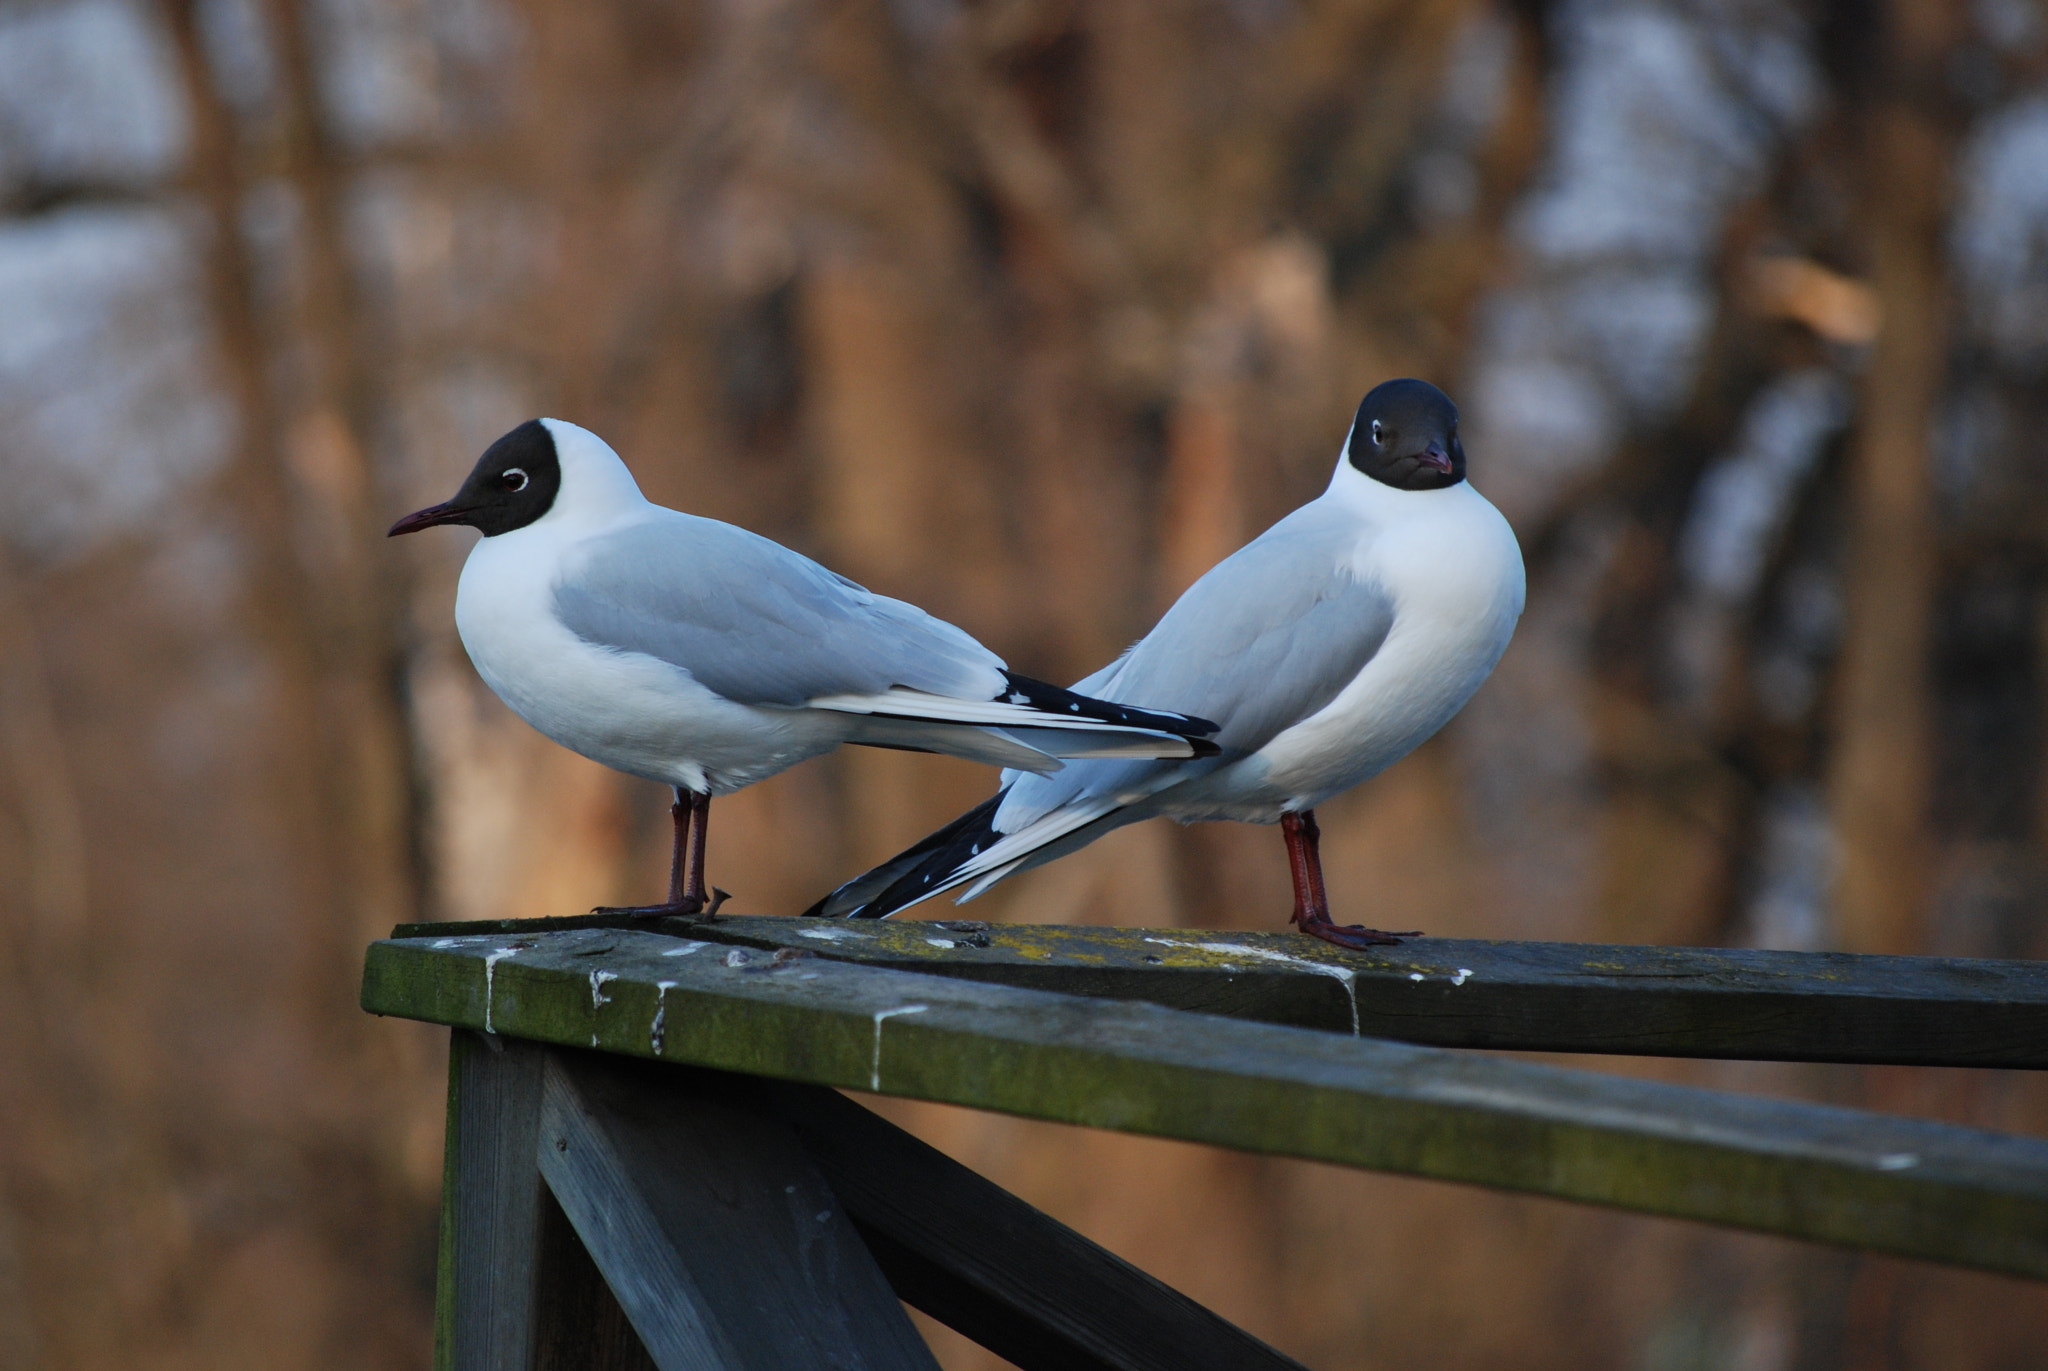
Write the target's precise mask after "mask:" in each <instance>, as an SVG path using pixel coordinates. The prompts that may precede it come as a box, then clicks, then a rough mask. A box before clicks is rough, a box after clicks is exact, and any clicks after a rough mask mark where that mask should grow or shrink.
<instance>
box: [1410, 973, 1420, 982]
mask: <svg viewBox="0 0 2048 1371" xmlns="http://www.w3.org/2000/svg"><path fill="white" fill-rule="evenodd" d="M1408 979H1409V980H1411V981H1419V980H1421V979H1422V973H1421V972H1420V971H1411V972H1409V973H1408Z"/></svg>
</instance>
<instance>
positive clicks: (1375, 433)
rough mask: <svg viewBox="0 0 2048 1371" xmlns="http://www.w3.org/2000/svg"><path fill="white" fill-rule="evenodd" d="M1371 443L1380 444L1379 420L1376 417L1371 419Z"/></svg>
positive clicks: (1376, 445) (1375, 445)
mask: <svg viewBox="0 0 2048 1371" xmlns="http://www.w3.org/2000/svg"><path fill="white" fill-rule="evenodd" d="M1372 445H1373V446H1374V447H1378V446H1379V445H1380V421H1379V420H1377V419H1375V420H1373V421H1372Z"/></svg>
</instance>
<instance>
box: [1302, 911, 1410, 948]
mask: <svg viewBox="0 0 2048 1371" xmlns="http://www.w3.org/2000/svg"><path fill="white" fill-rule="evenodd" d="M1291 922H1293V924H1294V925H1295V926H1296V927H1297V928H1299V929H1300V930H1301V931H1302V932H1303V933H1306V934H1308V936H1310V937H1311V938H1321V939H1322V940H1323V941H1324V942H1326V943H1335V944H1336V945H1337V946H1339V947H1348V948H1350V949H1352V950H1353V951H1356V952H1362V951H1364V950H1365V949H1366V948H1368V947H1395V946H1398V945H1399V944H1400V941H1401V939H1403V938H1419V937H1421V936H1422V933H1421V931H1420V930H1410V931H1408V932H1406V933H1387V932H1383V931H1381V930H1380V929H1377V928H1365V927H1363V926H1361V925H1359V924H1340V923H1337V922H1335V921H1334V920H1331V919H1328V918H1315V917H1310V918H1306V919H1304V918H1302V917H1300V916H1299V915H1297V916H1295V918H1294V919H1293V920H1292V921H1291Z"/></svg>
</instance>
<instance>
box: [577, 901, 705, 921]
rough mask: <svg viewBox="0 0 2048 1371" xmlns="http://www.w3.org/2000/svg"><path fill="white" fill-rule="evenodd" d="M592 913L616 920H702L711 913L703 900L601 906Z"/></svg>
mask: <svg viewBox="0 0 2048 1371" xmlns="http://www.w3.org/2000/svg"><path fill="white" fill-rule="evenodd" d="M713 907H714V908H716V906H713ZM590 912H591V913H593V914H603V915H606V916H607V917H609V918H614V919H701V918H704V917H705V916H706V915H707V914H709V913H710V912H711V911H710V910H707V909H705V908H704V902H703V901H702V900H682V901H679V902H677V903H674V904H601V905H599V906H597V907H596V908H595V909H593V910H591V911H590Z"/></svg>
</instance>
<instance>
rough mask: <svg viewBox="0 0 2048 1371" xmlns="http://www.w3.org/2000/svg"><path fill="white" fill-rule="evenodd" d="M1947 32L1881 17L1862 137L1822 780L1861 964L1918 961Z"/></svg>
mask: <svg viewBox="0 0 2048 1371" xmlns="http://www.w3.org/2000/svg"><path fill="white" fill-rule="evenodd" d="M1951 22H1953V21H1952V20H1951V19H1950V18H1949V16H1948V9H1947V7H1946V6H1942V5H1939V4H1933V3H1927V2H1926V0H1897V3H1894V4H1892V5H1891V6H1889V7H1888V8H1887V10H1886V11H1885V13H1884V19H1883V29H1882V35H1883V36H1882V37H1881V38H1880V39H1879V40H1878V41H1879V43H1880V44H1881V45H1882V48H1881V57H1880V60H1879V63H1878V64H1877V65H1878V69H1879V70H1880V71H1881V72H1882V73H1883V77H1882V78H1881V79H1882V82H1883V83H1882V86H1881V88H1880V89H1878V90H1877V92H1876V93H1875V94H1874V97H1873V98H1872V99H1871V100H1870V101H1869V102H1868V103H1867V104H1866V105H1865V107H1864V109H1863V111H1862V119H1863V127H1862V129H1861V130H1860V134H1861V137H1860V140H1859V141H1860V146H1861V150H1862V158H1863V167H1862V181H1863V191H1864V195H1865V209H1864V215H1865V221H1866V223H1867V225H1868V229H1869V235H1870V236H1869V244H1870V261H1871V266H1872V271H1873V277H1874V281H1875V286H1876V291H1877V297H1878V301H1879V308H1880V309H1881V311H1882V324H1881V326H1880V329H1879V332H1878V336H1877V342H1876V345H1875V346H1874V348H1873V349H1872V352H1871V356H1870V360H1869V364H1868V367H1867V369H1866V371H1865V373H1864V384H1863V396H1862V418H1861V422H1860V424H1859V426H1858V431H1857V435H1856V438H1855V445H1854V448H1853V452H1852V462H1851V467H1850V506H1851V519H1852V525H1851V531H1850V541H1849V565H1848V580H1847V602H1848V603H1847V610H1848V622H1847V626H1846V630H1845V633H1844V637H1843V643H1842V659H1841V676H1840V682H1839V690H1840V699H1839V712H1838V716H1837V717H1838V721H1839V722H1838V732H1837V735H1836V738H1835V743H1834V749H1833V759H1832V765H1831V772H1832V774H1831V775H1830V776H1829V792H1830V804H1831V807H1832V809H1833V813H1834V823H1835V830H1836V834H1837V840H1838V842H1839V844H1840V846H1839V862H1840V865H1839V868H1838V872H1837V876H1836V889H1835V918H1836V927H1837V930H1838V935H1839V941H1840V943H1841V945H1842V946H1843V947H1844V948H1847V949H1849V950H1852V951H1856V952H1897V953H1905V952H1915V951H1918V950H1919V949H1920V946H1921V942H1922V932H1923V923H1924V905H1925V902H1926V898H1927V883H1928V867H1929V863H1930V860H1931V853H1930V851H1929V838H1928V833H1927V819H1928V807H1929V799H1930V788H1931V784H1932V775H1933V729H1932V721H1931V714H1930V708H1929V694H1928V691H1929V679H1930V678H1929V671H1928V665H1927V663H1928V643H1929V620H1930V615H1931V613H1932V610H1933V604H1934V578H1935V517H1936V510H1935V505H1934V491H1933V487H1932V484H1931V481H1930V477H1929V466H1928V441H1929V437H1930V435H1931V432H1932V428H1933V423H1934V413H1935V406H1936V402H1937V400H1938V398H1939V396H1940V393H1941V389H1942V385H1943V382H1944V380H1945V378H1946V375H1947V358H1948V318H1947V315H1948V279H1947V273H1946V266H1945V254H1944V251H1943V249H1944V234H1945V230H1946V224H1947V211H1948V204H1949V198H1950V196H1949V181H1950V168H1951V167H1952V166H1953V164H1954V163H1953V154H1954V145H1953V136H1952V134H1951V132H1950V130H1949V129H1948V128H1947V127H1946V121H1945V120H1944V119H1943V117H1942V115H1941V113H1940V110H1939V106H1938V104H1937V103H1936V97H1935V94H1934V92H1935V89H1936V82H1938V81H1939V79H1940V58H1941V56H1942V54H1943V53H1945V52H1946V50H1947V47H1948V44H1947V41H1946V34H1945V33H1944V29H1945V28H1946V26H1947V25H1948V24H1949V23H1951ZM1866 79H1868V78H1866Z"/></svg>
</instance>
